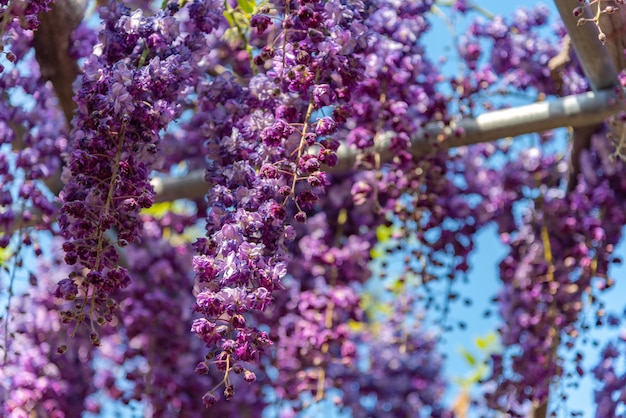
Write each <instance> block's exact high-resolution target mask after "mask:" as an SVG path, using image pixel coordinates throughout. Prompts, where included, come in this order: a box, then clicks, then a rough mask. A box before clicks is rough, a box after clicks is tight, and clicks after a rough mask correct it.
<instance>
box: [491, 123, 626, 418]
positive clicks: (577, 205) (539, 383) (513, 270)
mask: <svg viewBox="0 0 626 418" xmlns="http://www.w3.org/2000/svg"><path fill="white" fill-rule="evenodd" d="M592 143H593V150H594V151H585V152H584V153H583V157H582V163H583V166H584V167H585V169H584V170H583V174H581V176H579V184H578V186H577V187H576V189H575V191H574V192H573V193H571V194H568V195H565V193H564V192H563V191H562V190H559V188H558V186H559V182H560V175H559V172H562V171H564V170H563V167H564V166H566V163H565V162H564V161H562V160H560V161H559V158H558V157H556V156H546V155H542V154H541V153H540V152H539V150H538V149H537V148H535V149H531V150H530V151H528V152H523V153H522V155H520V156H519V157H518V158H517V159H516V160H515V161H512V162H510V163H509V164H508V167H509V169H508V170H507V173H510V175H508V176H505V177H504V179H503V182H504V184H505V188H506V189H507V190H510V191H511V192H513V193H514V194H517V196H514V195H512V196H509V198H512V199H511V200H510V202H513V201H516V200H519V198H520V197H523V196H526V197H527V198H529V199H532V203H531V207H530V208H528V209H527V211H526V212H525V213H524V215H523V217H522V219H521V221H519V222H516V221H515V220H514V219H513V218H509V220H508V221H506V222H501V223H500V222H499V224H500V236H501V240H502V242H503V243H504V244H506V245H507V246H510V254H509V255H507V256H506V258H505V259H504V260H503V261H502V263H501V264H500V275H501V279H502V281H503V284H504V287H503V289H502V291H501V292H500V294H499V296H498V303H499V311H500V314H501V315H502V318H503V320H504V322H503V325H502V327H501V328H500V335H501V338H502V344H503V345H504V346H505V347H517V348H519V350H513V351H512V352H510V353H506V352H505V355H502V354H497V355H494V356H493V377H492V378H493V379H494V380H495V381H496V382H497V386H496V388H495V390H494V391H493V392H492V393H490V394H489V395H488V398H487V399H488V405H489V406H490V407H491V408H494V409H500V410H503V411H505V412H508V413H512V414H520V416H521V415H523V414H524V411H525V409H524V408H527V407H528V404H527V401H529V400H531V401H535V402H538V403H543V402H546V401H547V399H548V396H549V391H550V385H551V384H552V383H553V382H554V381H555V379H557V378H558V377H559V376H562V375H563V374H564V373H565V372H566V371H573V370H568V369H570V366H569V365H567V364H564V363H563V362H562V361H561V357H560V351H559V350H560V347H564V348H565V349H571V348H573V347H574V346H575V341H576V338H577V336H578V335H579V329H578V326H579V320H580V319H581V314H582V312H583V309H585V306H586V303H585V300H586V299H587V298H585V297H583V296H584V295H587V294H589V293H591V294H594V297H593V298H592V299H591V300H592V302H593V303H592V305H591V306H590V307H588V309H592V310H598V309H599V304H598V303H599V302H598V301H599V300H600V299H599V295H596V293H598V292H600V291H601V290H604V289H607V288H609V287H611V286H612V284H613V279H611V278H610V277H609V276H608V271H609V266H610V264H611V263H612V262H613V250H614V248H615V245H616V244H617V243H618V242H619V239H620V238H621V226H622V225H623V223H624V221H626V217H625V216H624V214H623V213H624V207H625V206H624V205H626V201H624V189H623V186H622V185H621V184H622V183H623V182H621V180H618V178H617V177H619V175H618V173H619V172H620V171H621V170H622V169H623V168H622V167H621V166H622V163H619V162H617V163H616V162H612V161H611V159H610V157H609V156H610V149H609V147H608V139H607V138H606V135H605V134H596V135H595V136H594V137H593V139H592ZM559 167H560V168H559ZM599 172H602V173H603V180H599V178H598V173H599ZM613 176H617V177H613ZM524 189H525V190H526V192H524ZM529 190H537V191H538V193H539V194H538V195H536V196H533V197H531V196H532V194H531V193H530V192H529ZM503 220H504V219H503Z"/></svg>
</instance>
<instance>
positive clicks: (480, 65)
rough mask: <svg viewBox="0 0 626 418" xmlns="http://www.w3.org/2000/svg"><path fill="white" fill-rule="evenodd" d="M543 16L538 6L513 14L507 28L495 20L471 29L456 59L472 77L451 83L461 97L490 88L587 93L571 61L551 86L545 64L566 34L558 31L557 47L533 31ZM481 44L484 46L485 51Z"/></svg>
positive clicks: (543, 23)
mask: <svg viewBox="0 0 626 418" xmlns="http://www.w3.org/2000/svg"><path fill="white" fill-rule="evenodd" d="M548 16H549V10H548V8H547V7H546V6H544V5H538V6H536V7H535V8H534V9H532V10H529V9H526V8H521V9H518V10H516V12H515V14H514V15H513V18H512V19H511V21H510V22H509V21H507V20H506V19H505V18H504V17H503V16H495V17H494V18H493V19H490V20H482V19H477V20H476V21H475V22H474V23H472V24H471V25H470V28H469V30H468V32H467V33H466V34H464V35H462V36H461V39H460V44H459V47H460V52H461V57H462V58H463V60H464V61H465V63H466V64H467V66H468V69H469V70H471V71H472V75H471V76H466V77H463V78H458V79H455V80H453V87H454V88H455V90H456V91H457V92H460V93H461V94H460V97H461V98H462V99H465V98H469V97H470V96H471V95H472V94H474V93H476V92H479V91H481V90H485V89H486V88H487V87H489V86H491V85H495V84H497V86H499V87H500V88H501V89H510V88H513V89H515V90H524V91H527V90H530V89H532V90H533V91H538V92H539V93H544V94H556V95H567V94H576V93H581V92H584V91H586V90H587V88H588V86H587V83H586V81H585V79H584V77H583V75H582V71H581V70H580V68H579V65H578V61H577V60H576V59H575V57H574V58H573V59H572V60H571V61H569V62H567V63H566V65H564V66H563V68H560V69H558V78H559V79H560V80H561V81H560V82H558V83H555V76H556V74H555V73H553V72H552V70H551V69H550V67H549V65H548V63H549V61H550V60H551V59H552V58H553V57H555V56H556V55H557V54H558V53H559V52H560V51H561V48H562V44H561V45H559V42H563V41H562V38H563V36H564V35H565V32H564V30H563V29H562V27H560V28H559V29H558V30H557V33H556V35H557V36H558V37H559V39H560V40H559V41H553V40H550V39H549V38H547V37H545V35H541V34H540V32H538V31H537V29H540V28H544V27H545V26H546V24H547V22H548ZM485 41H487V45H489V47H488V49H487V50H485V49H486V48H485V46H486V45H485ZM486 55H487V56H486ZM485 58H487V60H486V62H484V61H485ZM496 82H497V83H496Z"/></svg>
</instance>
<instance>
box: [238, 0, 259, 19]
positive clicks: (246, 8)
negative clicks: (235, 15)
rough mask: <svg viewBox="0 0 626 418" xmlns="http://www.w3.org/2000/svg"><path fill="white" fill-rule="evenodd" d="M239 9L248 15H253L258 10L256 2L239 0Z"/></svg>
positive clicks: (254, 0) (253, 0)
mask: <svg viewBox="0 0 626 418" xmlns="http://www.w3.org/2000/svg"><path fill="white" fill-rule="evenodd" d="M237 4H238V5H239V8H240V9H241V10H242V11H243V12H244V13H245V14H247V15H249V16H250V15H252V14H253V13H254V9H255V8H256V0H237Z"/></svg>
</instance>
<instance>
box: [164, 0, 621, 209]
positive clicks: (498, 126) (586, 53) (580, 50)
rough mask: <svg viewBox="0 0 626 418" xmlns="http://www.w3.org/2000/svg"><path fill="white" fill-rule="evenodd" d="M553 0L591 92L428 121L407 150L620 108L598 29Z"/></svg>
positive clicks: (179, 191) (202, 185) (190, 192)
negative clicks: (436, 141) (444, 121)
mask: <svg viewBox="0 0 626 418" xmlns="http://www.w3.org/2000/svg"><path fill="white" fill-rule="evenodd" d="M555 4H556V7H557V9H558V10H559V13H560V15H561V18H562V19H563V22H564V24H565V27H566V29H567V32H568V34H569V36H570V39H571V44H572V46H573V48H574V50H575V51H576V55H577V56H578V59H579V61H580V63H581V66H582V67H583V70H584V72H585V75H586V77H587V79H588V81H589V84H590V86H591V88H592V91H591V92H587V93H583V94H578V95H572V96H566V97H563V98H558V99H553V100H547V101H544V102H538V103H533V104H530V105H525V106H518V107H513V108H509V109H504V110H496V111H492V112H488V113H484V114H482V115H480V116H477V117H475V118H464V119H461V120H460V121H458V122H453V123H452V124H451V125H450V126H444V125H443V124H441V123H431V124H428V125H426V127H425V128H424V130H423V131H422V132H420V133H419V134H418V135H416V136H415V137H414V138H413V139H412V143H411V153H412V154H413V155H415V156H420V155H424V154H425V153H426V152H428V150H429V149H430V148H431V141H432V138H440V139H442V141H440V143H439V146H440V147H441V148H443V149H448V148H455V147H459V146H464V145H471V144H476V143H480V142H488V141H494V140H497V139H500V138H507V137H514V136H519V135H524V134H529V133H533V132H542V131H547V130H550V129H554V128H560V127H566V126H568V127H572V128H574V130H576V128H587V127H590V126H596V125H599V124H601V123H602V122H604V121H605V120H606V118H608V117H610V116H612V115H615V114H617V113H618V112H620V111H621V110H623V109H624V103H623V102H624V98H623V96H622V89H621V87H620V85H619V81H618V78H617V69H616V68H615V65H614V64H613V61H612V59H611V57H610V56H609V53H608V51H607V49H606V47H605V46H604V45H603V44H602V43H601V42H600V40H599V39H598V34H599V32H598V28H597V27H596V26H595V25H594V24H593V23H587V24H585V25H580V26H579V25H578V20H579V19H580V18H581V17H582V18H588V19H590V18H592V16H591V14H590V12H589V10H588V9H585V14H583V15H582V16H578V17H574V15H573V10H574V8H575V7H577V6H579V5H580V2H579V1H578V0H555ZM457 128H462V131H463V132H464V133H463V135H461V136H456V135H454V132H455V130H456V129H457ZM388 145H389V144H388V142H387V141H381V142H380V143H379V144H377V148H376V151H377V152H379V153H380V154H381V157H382V160H388V159H390V158H391V154H390V152H389V146H388ZM357 154H358V152H357V151H356V150H354V149H350V148H348V147H347V146H344V145H342V146H340V148H339V150H338V157H339V162H338V164H337V165H336V166H335V167H332V168H331V169H329V171H331V172H332V171H343V170H346V169H350V168H351V167H352V166H353V164H354V161H355V160H356V157H357ZM152 185H153V187H154V189H155V192H156V202H166V201H172V200H176V199H181V198H188V199H196V198H201V197H202V196H204V195H205V194H206V191H207V183H206V182H205V181H204V172H203V171H202V170H199V171H193V172H190V173H189V174H187V175H186V176H184V177H159V178H155V179H153V180H152Z"/></svg>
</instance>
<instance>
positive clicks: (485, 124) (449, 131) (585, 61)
mask: <svg viewBox="0 0 626 418" xmlns="http://www.w3.org/2000/svg"><path fill="white" fill-rule="evenodd" d="M555 4H556V7H557V9H558V11H559V14H560V15H561V18H562V19H563V22H564V24H565V27H566V29H567V32H568V34H569V37H570V42H571V45H572V47H573V48H574V51H575V52H576V55H577V57H578V60H579V61H580V64H581V66H582V68H583V71H584V73H585V76H586V77H587V79H588V81H589V85H590V86H591V89H592V91H591V92H587V93H584V94H579V95H572V96H567V97H563V98H557V99H551V100H546V101H543V102H538V103H534V104H531V105H526V106H519V107H514V108H509V109H504V110H497V111H493V112H488V113H485V114H482V115H480V116H477V117H475V118H463V119H461V120H459V121H457V122H453V123H452V124H451V125H450V126H444V125H443V124H441V123H431V124H428V125H426V126H425V128H424V129H423V131H422V132H419V133H418V134H417V135H416V136H415V137H414V138H412V141H411V147H410V150H411V152H412V154H413V155H415V156H420V155H424V154H425V153H427V152H428V151H429V150H430V149H431V148H432V142H431V141H432V138H437V139H439V140H440V141H438V142H439V144H438V146H439V148H443V149H447V148H454V147H459V146H464V145H471V144H476V143H480V142H488V141H493V140H497V139H500V138H507V137H514V136H519V135H523V134H529V133H533V132H542V131H547V130H550V129H554V128H559V127H566V126H567V127H571V128H573V129H574V135H573V137H574V138H575V137H576V132H577V131H578V133H579V134H580V135H583V136H584V135H590V133H591V132H592V131H593V129H591V128H593V127H594V126H598V125H599V124H601V123H603V122H604V121H605V120H606V118H608V117H610V116H613V115H616V114H617V113H619V112H620V111H621V110H624V101H625V100H624V96H623V90H622V88H621V86H620V83H619V80H618V77H617V74H618V71H619V70H621V69H622V68H616V65H617V64H616V63H617V62H618V61H617V60H616V59H615V57H614V56H613V57H612V56H611V53H610V51H609V50H608V49H607V48H606V47H605V45H603V44H602V43H601V42H600V40H599V39H598V35H599V31H598V28H597V26H596V25H595V24H593V23H591V22H588V23H587V24H585V25H582V26H579V25H578V21H579V19H581V18H585V19H592V18H593V16H592V14H591V13H590V11H589V10H588V8H585V11H584V14H583V15H582V16H578V17H574V15H573V10H574V8H576V7H577V6H580V5H581V3H580V2H579V1H578V0H555ZM600 4H601V3H598V5H600ZM624 9H625V10H624V11H623V12H624V14H622V11H620V12H619V13H618V15H619V16H617V20H618V22H619V25H618V26H620V27H621V26H623V25H622V24H621V21H620V19H622V20H623V21H624V22H626V7H624ZM53 23H55V24H58V22H54V21H53ZM613 24H615V22H613ZM617 34H618V35H619V34H620V32H619V31H617ZM622 36H623V35H622ZM611 41H613V40H609V42H611ZM621 45H622V43H619V44H618V45H616V47H617V48H616V50H617V51H619V53H621V51H622V50H623V48H621ZM614 49H615V48H614ZM620 62H624V61H620ZM622 66H623V65H622ZM54 81H55V80H53V82H54ZM70 84H71V83H70ZM55 87H56V86H55ZM70 110H71V109H70ZM70 113H71V111H70ZM458 128H461V129H458ZM457 131H463V134H462V135H455V134H454V133H455V132H457ZM375 151H377V152H379V153H380V155H381V157H382V159H383V160H389V159H390V158H391V157H392V155H391V153H390V151H389V144H388V142H386V141H384V140H383V141H380V143H378V144H377V146H376V150H375ZM357 154H358V153H357V152H356V150H353V149H350V148H348V147H347V146H344V145H342V146H341V147H340V148H339V150H338V157H339V163H338V165H337V166H336V167H333V168H332V169H330V170H329V171H340V170H346V169H350V168H352V167H353V164H354V162H355V160H356V157H357ZM151 183H152V185H153V187H154V190H155V192H156V199H155V200H156V202H166V201H173V200H177V199H182V198H187V199H198V198H202V197H203V196H204V195H205V194H206V192H207V189H208V184H207V183H206V181H205V180H204V171H203V170H198V171H193V172H190V173H189V174H187V175H185V176H183V177H158V178H155V179H153V180H152V181H151ZM47 184H48V187H49V189H50V191H51V192H52V193H54V194H58V193H59V192H60V190H61V188H62V187H63V184H62V182H61V181H60V175H59V174H58V173H57V175H56V177H53V178H52V179H51V180H50V181H48V182H47ZM33 222H34V219H33ZM31 224H32V223H31V222H23V221H21V222H20V221H17V222H16V223H15V224H14V226H15V229H19V228H22V227H27V226H30V225H31ZM15 229H14V230H15ZM14 230H13V231H11V230H10V231H8V233H12V232H14ZM531 416H532V417H533V418H546V416H547V404H543V405H534V408H533V410H532V411H531Z"/></svg>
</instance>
